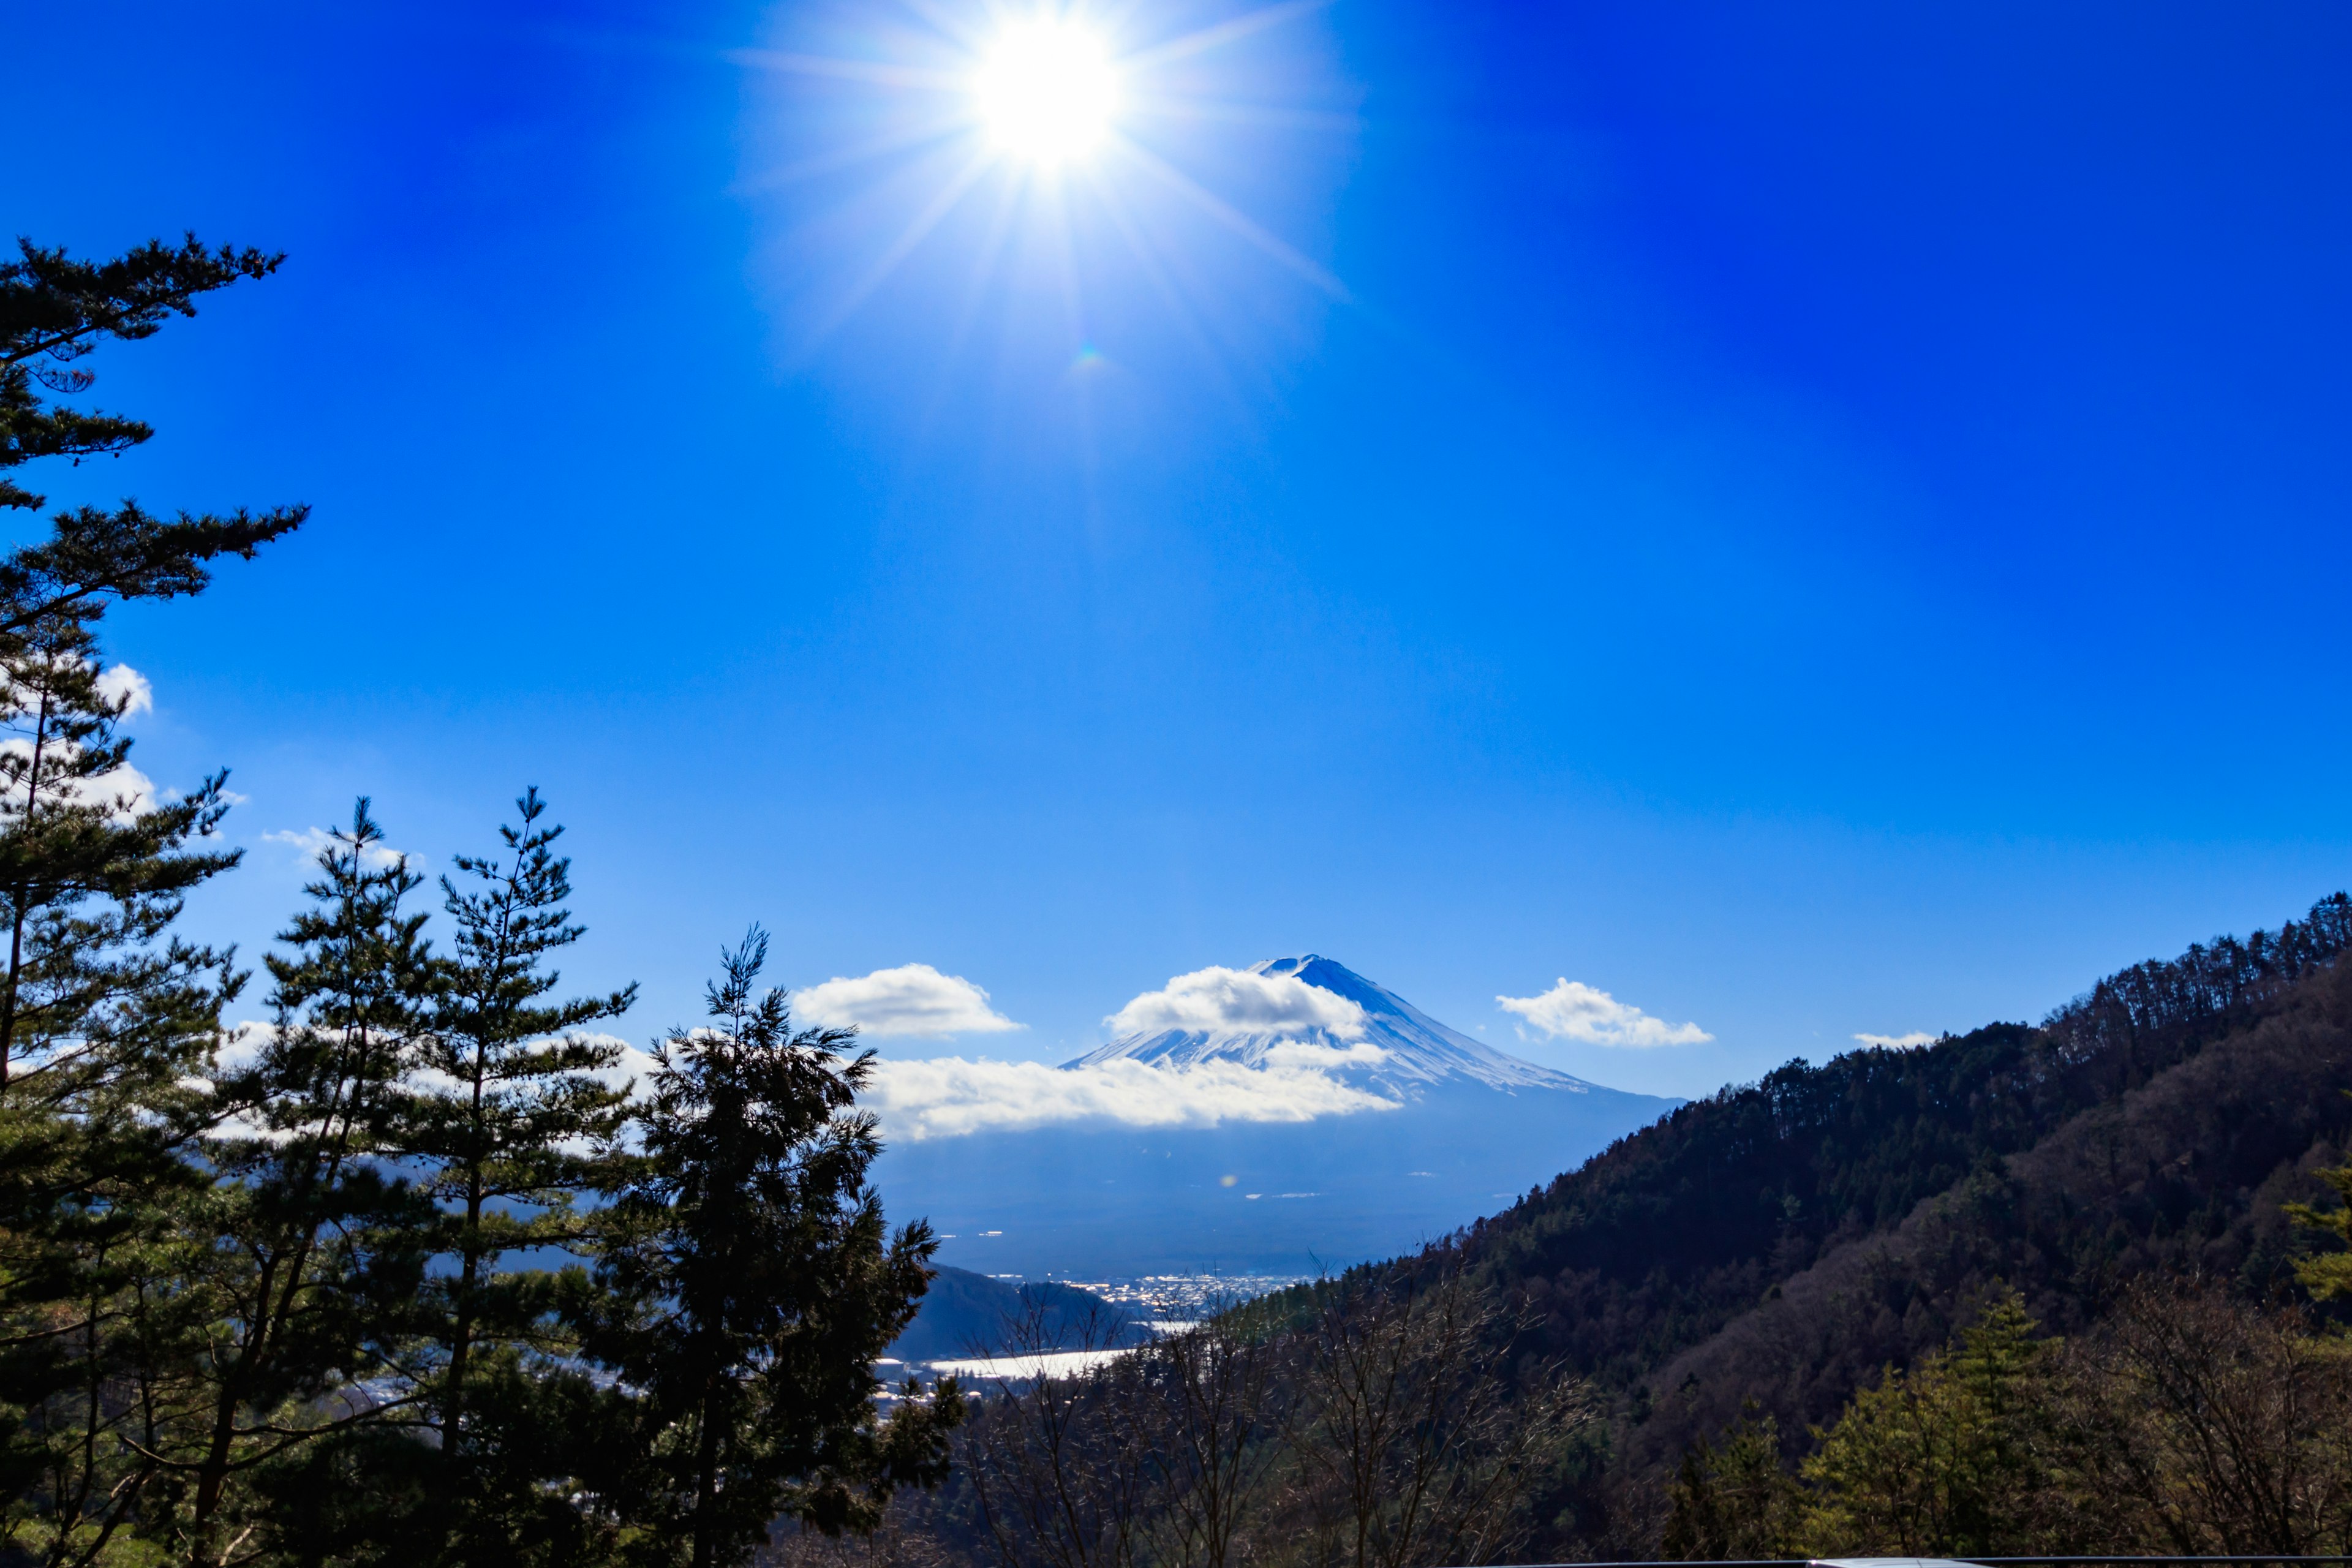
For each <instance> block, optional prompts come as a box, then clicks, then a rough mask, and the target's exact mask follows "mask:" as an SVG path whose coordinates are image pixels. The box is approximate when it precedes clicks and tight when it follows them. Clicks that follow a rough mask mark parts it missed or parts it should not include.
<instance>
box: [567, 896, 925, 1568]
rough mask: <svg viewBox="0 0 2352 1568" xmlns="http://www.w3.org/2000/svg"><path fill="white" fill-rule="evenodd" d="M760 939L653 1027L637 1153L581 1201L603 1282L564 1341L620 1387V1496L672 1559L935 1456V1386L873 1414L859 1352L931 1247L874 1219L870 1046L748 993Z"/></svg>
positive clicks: (901, 1300)
mask: <svg viewBox="0 0 2352 1568" xmlns="http://www.w3.org/2000/svg"><path fill="white" fill-rule="evenodd" d="M767 945H768V943H767V937H766V935H765V934H764V933H763V932H761V931H759V930H758V929H757V928H756V927H755V928H754V929H753V930H752V931H751V934H750V935H748V936H746V937H745V938H744V940H743V942H742V944H741V945H740V947H738V948H736V949H735V950H734V951H733V952H729V953H727V954H726V955H725V964H724V978H723V979H721V980H720V981H719V982H718V983H717V984H713V985H712V986H711V987H710V990H709V1016H710V1018H711V1020H712V1022H711V1023H709V1025H706V1026H703V1027H701V1028H698V1029H680V1030H677V1031H675V1032H673V1033H672V1034H671V1036H670V1037H669V1038H668V1039H667V1041H666V1042H665V1043H664V1044H663V1046H662V1047H661V1050H660V1057H659V1062H660V1065H659V1067H658V1068H656V1071H655V1072H654V1074H653V1078H652V1084H651V1089H652V1092H651V1096H650V1099H649V1100H648V1101H647V1102H646V1105H645V1106H644V1108H643V1111H642V1113H641V1115H640V1116H639V1118H638V1120H637V1122H636V1127H637V1129H638V1133H639V1136H640V1137H641V1139H642V1142H643V1151H642V1153H641V1154H640V1155H638V1157H637V1158H636V1160H635V1164H634V1168H633V1169H632V1170H631V1171H630V1172H629V1173H628V1175H627V1179H626V1180H625V1182H624V1183H623V1184H621V1185H620V1187H619V1190H618V1191H617V1192H616V1193H615V1194H614V1199H613V1202H612V1204H611V1205H610V1206H609V1207H608V1208H607V1209H606V1210H605V1211H604V1214H603V1215H601V1216H600V1229H601V1230H602V1232H603V1235H602V1239H601V1242H600V1246H601V1248H602V1255H601V1258H600V1260H599V1263H598V1268H597V1273H598V1277H599V1281H600V1283H601V1284H602V1285H603V1286H604V1289H606V1290H607V1291H608V1292H609V1293H610V1295H609V1297H608V1299H607V1300H606V1301H605V1302H604V1304H602V1305H600V1306H599V1307H598V1308H597V1309H596V1311H597V1313H598V1316H597V1318H596V1320H595V1321H593V1323H592V1325H591V1328H590V1331H589V1333H588V1335H587V1338H586V1345H587V1349H588V1352H589V1353H590V1354H591V1355H593V1357H594V1358H595V1359H596V1360H597V1361H599V1362H600V1363H603V1364H604V1365H605V1366H607V1367H609V1368H610V1369H611V1370H612V1372H613V1373H614V1374H615V1375H616V1376H617V1377H618V1378H619V1379H620V1381H621V1382H622V1384H625V1386H626V1388H627V1389H628V1390H630V1391H631V1393H632V1396H633V1399H634V1403H635V1414H636V1418H637V1423H638V1426H637V1436H638V1440H639V1442H640V1443H641V1445H642V1451H643V1454H644V1456H645V1463H644V1468H643V1470H642V1472H641V1477H642V1479H641V1483H640V1484H641V1487H642V1490H641V1491H640V1492H639V1493H638V1494H637V1495H636V1496H635V1497H634V1498H632V1499H630V1500H628V1501H627V1503H626V1504H625V1506H624V1508H623V1512H624V1513H625V1514H626V1515H628V1516H630V1517H633V1518H635V1519H638V1520H640V1521H642V1522H643V1525H644V1528H645V1529H646V1531H647V1545H646V1547H645V1548H644V1554H645V1555H646V1556H647V1558H648V1560H651V1561H662V1562H669V1561H676V1560H678V1559H680V1558H683V1560H685V1561H687V1562H689V1563H692V1564H693V1568H716V1565H719V1564H732V1563H742V1562H745V1561H747V1560H748V1559H749V1557H750V1556H751V1552H752V1551H753V1549H754V1548H755V1547H757V1546H758V1545H759V1544H760V1543H761V1542H763V1541H765V1540H766V1539H767V1534H768V1530H769V1526H770V1525H771V1523H772V1521H775V1520H777V1519H778V1518H779V1517H780V1516H790V1517H792V1518H795V1519H798V1520H800V1521H804V1522H806V1523H809V1524H812V1525H814V1526H816V1527H817V1528H819V1529H820V1530H824V1531H835V1530H840V1529H843V1528H851V1529H863V1528H869V1527H870V1526H871V1525H873V1524H874V1523H876V1522H877V1521H878V1520H879V1519H880V1516H881V1510H882V1506H883V1505H884V1504H885V1503H886V1502H887V1500H888V1498H889V1495H890V1492H891V1490H892V1489H894V1488H895V1487H897V1486H898V1485H900V1484H903V1483H910V1482H911V1483H916V1484H930V1483H932V1482H935V1481H936V1480H937V1479H939V1478H940V1476H941V1475H942V1474H943V1473H944V1470H945V1467H946V1462H947V1455H946V1447H945V1439H946V1431H947V1429H948V1428H949V1427H950V1426H953V1425H954V1424H955V1423H956V1422H957V1421H958V1420H960V1419H961V1414H962V1407H961V1401H960V1399H959V1398H958V1397H957V1395H956V1394H955V1392H954V1390H953V1389H952V1387H951V1386H950V1388H948V1389H946V1390H943V1391H942V1392H941V1393H940V1394H939V1395H938V1396H937V1397H936V1398H934V1399H931V1400H928V1401H927V1400H921V1399H918V1398H914V1397H908V1398H907V1399H904V1400H902V1401H900V1402H899V1403H898V1406H897V1407H896V1409H895V1410H894V1411H893V1412H892V1414H891V1415H890V1416H889V1417H888V1419H887V1421H886V1420H883V1419H881V1418H879V1417H877V1415H876V1414H875V1410H874V1405H873V1395H874V1393H875V1390H876V1386H877V1385H876V1384H875V1381H874V1373H873V1368H874V1363H875V1361H876V1359H877V1357H879V1356H880V1355H881V1353H882V1352H883V1350H884V1349H885V1348H886V1347H887V1346H888V1344H889V1343H890V1342H891V1341H892V1340H894V1339H896V1338H897V1337H898V1333H899V1331H901V1330H902V1329H904V1328H905V1327H906V1326H907V1324H908V1322H909V1321H911V1320H912V1319H913V1317H914V1315H915V1310H916V1306H917V1303H918V1301H919V1299H920V1297H921V1296H922V1293H923V1289H924V1287H925V1285H926V1284H927V1283H928V1280H929V1270H928V1269H927V1268H925V1262H926V1260H927V1259H928V1258H929V1257H930V1256H931V1254H932V1252H933V1250H934V1249H935V1248H936V1247H937V1243H936V1242H935V1241H934V1240H933V1238H932V1237H931V1233H930V1229H929V1226H927V1225H925V1224H924V1223H922V1222H920V1221H917V1222H915V1223H913V1224H910V1225H907V1226H901V1227H900V1228H899V1229H898V1232H897V1234H896V1235H891V1234H889V1233H887V1231H886V1229H885V1227H884V1224H883V1217H882V1205H881V1202H880V1200H879V1198H877V1196H876V1194H875V1193H874V1191H873V1189H872V1188H871V1187H870V1186H868V1185H867V1184H866V1173H867V1171H868V1169H869V1168H870V1167H871V1165H872V1163H873V1162H874V1159H875V1156H876V1155H877V1153H879V1152H880V1149H881V1144H880V1142H879V1140H878V1139H877V1136H876V1131H875V1121H874V1118H873V1116H872V1114H871V1113H869V1112H866V1111H862V1110H856V1109H855V1100H856V1095H857V1092H858V1091H859V1090H860V1089H863V1088H864V1087H865V1086H866V1082H867V1080H868V1079H869V1077H870V1075H871V1072H872V1053H870V1052H868V1053H865V1054H862V1055H859V1056H856V1057H851V1058H844V1057H843V1056H842V1054H841V1053H842V1051H843V1049H844V1048H845V1047H847V1046H848V1045H849V1044H850V1042H851V1039H852V1037H853V1036H852V1033H851V1032H850V1031H846V1030H840V1029H806V1030H801V1031H797V1032H795V1031H794V1030H793V1026H792V1016H791V1010H790V1008H789V1006H788V1005H787V1003H786V1001H785V997H784V994H783V993H782V992H781V991H775V990H771V991H768V992H766V993H765V994H759V993H758V992H757V991H756V990H755V982H756V980H757V978H758V975H759V973H760V970H761V965H762V964H763V963H764V962H765V960H766V956H767ZM911 1392H912V1391H911V1388H910V1390H909V1393H910V1394H911Z"/></svg>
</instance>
